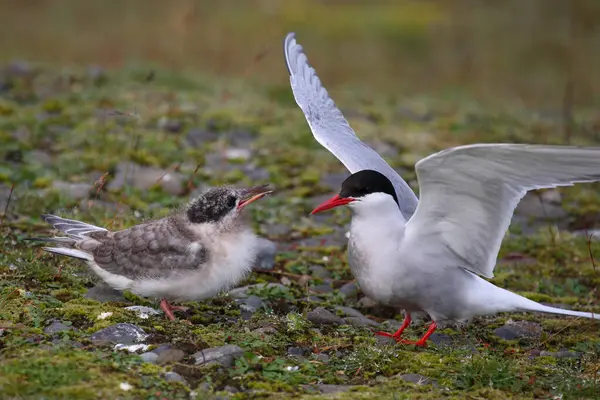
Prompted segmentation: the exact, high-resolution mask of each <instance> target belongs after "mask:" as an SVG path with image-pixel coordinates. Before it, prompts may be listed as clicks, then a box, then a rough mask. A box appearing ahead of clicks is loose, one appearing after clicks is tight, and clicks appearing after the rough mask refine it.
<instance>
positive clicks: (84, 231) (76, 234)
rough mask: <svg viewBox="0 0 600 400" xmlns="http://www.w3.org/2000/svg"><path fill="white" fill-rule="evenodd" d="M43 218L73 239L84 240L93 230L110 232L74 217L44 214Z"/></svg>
mask: <svg viewBox="0 0 600 400" xmlns="http://www.w3.org/2000/svg"><path fill="white" fill-rule="evenodd" d="M42 218H43V219H44V221H46V222H47V223H49V224H50V225H52V226H53V227H54V229H58V230H59V231H61V232H63V233H65V234H66V235H67V236H68V237H69V238H72V239H77V240H84V239H86V238H87V237H88V236H89V234H90V233H92V232H108V230H106V229H104V228H100V227H99V226H95V225H91V224H88V223H85V222H81V221H76V220H74V219H66V218H61V217H58V216H56V215H51V214H42Z"/></svg>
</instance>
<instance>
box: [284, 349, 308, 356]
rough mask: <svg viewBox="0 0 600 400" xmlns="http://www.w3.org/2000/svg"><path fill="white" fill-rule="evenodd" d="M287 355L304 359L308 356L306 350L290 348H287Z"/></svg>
mask: <svg viewBox="0 0 600 400" xmlns="http://www.w3.org/2000/svg"><path fill="white" fill-rule="evenodd" d="M287 353H288V355H289V356H294V357H304V356H305V355H306V354H308V350H306V349H303V348H302V347H290V348H288V350H287Z"/></svg>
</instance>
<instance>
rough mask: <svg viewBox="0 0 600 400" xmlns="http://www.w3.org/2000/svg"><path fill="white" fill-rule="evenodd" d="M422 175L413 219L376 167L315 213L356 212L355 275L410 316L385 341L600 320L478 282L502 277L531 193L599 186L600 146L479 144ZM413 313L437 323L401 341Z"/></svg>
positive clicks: (448, 154)
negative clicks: (510, 239)
mask: <svg viewBox="0 0 600 400" xmlns="http://www.w3.org/2000/svg"><path fill="white" fill-rule="evenodd" d="M415 170H416V173H417V178H418V180H419V187H420V194H421V199H420V201H419V203H418V206H417V209H416V211H415V213H414V215H413V216H412V217H411V218H410V219H408V220H407V219H406V218H405V217H404V216H403V214H402V212H401V209H400V204H399V203H398V197H397V196H396V191H395V190H394V186H393V184H392V183H391V182H390V180H389V179H388V178H386V177H385V176H384V175H383V174H381V173H379V172H376V171H373V170H363V171H360V172H357V173H355V174H352V175H351V176H350V177H348V178H347V179H346V180H345V181H344V182H343V183H342V189H341V191H340V192H339V194H338V195H336V196H334V197H333V198H331V199H330V200H327V201H326V202H324V203H322V204H321V205H319V206H318V207H317V208H315V209H314V210H313V212H312V213H313V214H314V213H317V212H321V211H325V210H328V209H331V208H334V207H338V206H341V205H348V206H349V207H350V209H351V210H352V222H351V225H350V237H349V241H348V263H349V264H350V268H351V269H352V273H353V274H354V276H355V277H356V279H357V281H358V283H359V285H360V287H361V289H362V290H363V292H364V293H365V294H366V295H367V296H369V297H371V298H373V299H374V300H376V301H379V302H381V303H384V304H387V305H390V306H396V307H400V308H403V309H404V310H405V313H406V317H405V320H404V323H403V324H402V326H401V327H400V329H398V331H397V332H396V333H394V334H393V335H392V334H389V333H384V332H379V334H382V335H384V336H391V337H393V338H394V339H396V341H399V342H403V343H407V344H416V345H418V346H425V345H426V341H427V339H428V338H429V336H431V334H432V333H433V332H434V331H435V329H436V327H437V326H438V324H440V325H441V324H445V323H448V322H462V321H465V320H468V319H470V318H471V317H474V316H483V315H490V314H495V313H499V312H511V311H529V312H542V313H551V314H562V315H571V316H576V317H584V318H593V319H597V318H600V314H593V313H590V312H579V311H571V310H563V309H558V308H554V307H548V306H544V305H542V304H539V303H536V302H535V301H532V300H529V299H527V298H525V297H522V296H519V295H517V294H515V293H512V292H509V291H508V290H505V289H501V288H499V287H497V286H495V285H493V284H492V283H490V282H488V281H486V280H484V279H482V278H480V277H479V276H478V275H481V276H483V277H486V278H492V277H493V276H494V273H493V272H494V267H495V265H496V259H497V256H498V251H499V249H500V244H501V242H502V238H503V237H504V234H505V232H506V231H507V229H508V226H509V224H510V221H511V217H512V215H513V212H514V209H515V207H516V206H517V204H518V202H519V201H520V200H521V198H523V196H525V194H526V193H527V191H529V190H534V189H541V188H551V187H557V186H568V185H572V184H573V183H576V182H595V181H600V149H593V148H587V149H586V148H576V147H566V146H543V145H522V144H476V145H470V146H461V147H455V148H451V149H448V150H444V151H441V152H439V153H436V154H433V155H431V156H429V157H427V158H425V159H423V160H421V161H419V162H418V163H417V164H416V166H415ZM413 312H419V313H423V312H425V313H427V314H429V315H430V316H431V318H432V320H433V322H432V324H431V325H430V327H429V329H428V331H427V333H426V334H425V335H424V336H423V337H422V338H421V339H420V340H418V341H416V342H410V341H404V340H401V339H400V335H401V334H402V331H404V329H405V328H406V327H407V326H408V325H409V324H410V322H411V313H413Z"/></svg>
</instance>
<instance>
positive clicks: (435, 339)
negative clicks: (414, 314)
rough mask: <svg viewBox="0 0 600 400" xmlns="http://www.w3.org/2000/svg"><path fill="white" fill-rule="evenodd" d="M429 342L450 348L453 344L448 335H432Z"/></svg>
mask: <svg viewBox="0 0 600 400" xmlns="http://www.w3.org/2000/svg"><path fill="white" fill-rule="evenodd" d="M429 341H430V342H431V343H433V344H435V345H436V346H450V345H451V344H452V343H454V340H453V339H452V337H451V336H450V335H446V334H445V333H437V332H435V333H433V334H432V335H431V336H429Z"/></svg>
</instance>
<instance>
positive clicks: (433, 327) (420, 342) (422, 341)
mask: <svg viewBox="0 0 600 400" xmlns="http://www.w3.org/2000/svg"><path fill="white" fill-rule="evenodd" d="M436 329H437V325H436V323H435V322H432V323H431V325H429V329H427V332H425V335H423V337H422V338H421V339H419V340H417V341H416V342H413V341H410V340H401V341H400V343H403V344H414V345H415V346H419V347H427V339H429V336H431V335H432V334H433V332H434V331H435V330H436Z"/></svg>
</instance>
